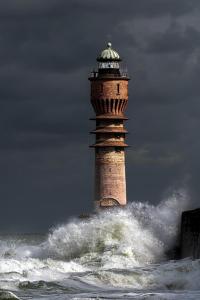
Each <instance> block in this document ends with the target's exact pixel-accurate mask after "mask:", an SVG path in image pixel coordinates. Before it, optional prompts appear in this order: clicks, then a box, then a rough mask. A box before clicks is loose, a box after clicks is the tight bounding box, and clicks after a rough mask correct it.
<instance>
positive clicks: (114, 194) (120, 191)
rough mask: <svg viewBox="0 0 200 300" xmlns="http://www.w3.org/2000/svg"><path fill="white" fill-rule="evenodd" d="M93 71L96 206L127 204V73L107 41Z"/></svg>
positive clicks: (92, 97) (91, 78)
mask: <svg viewBox="0 0 200 300" xmlns="http://www.w3.org/2000/svg"><path fill="white" fill-rule="evenodd" d="M97 62H98V70H97V71H93V72H92V73H91V76H90V77H89V80H90V82H91V103H92V106H93V108H94V111H95V113H96V117H95V118H93V119H92V120H95V121H96V129H95V130H94V131H92V132H91V133H93V134H95V135H96V141H95V144H93V145H92V146H91V147H93V148H94V149H95V199H94V200H95V206H96V208H105V207H112V206H125V205H126V202H127V201H126V174H125V148H126V147H127V146H128V145H127V144H126V143H125V135H126V133H127V130H126V129H125V128H124V121H125V120H127V118H126V117H125V115H124V111H125V109H126V106H127V103H128V81H129V78H128V76H127V73H126V72H124V71H122V70H121V68H120V62H121V58H120V56H119V54H118V53H117V52H116V51H115V50H114V49H113V48H112V45H111V43H108V45H107V48H106V49H105V50H103V51H102V52H101V54H100V55H99V57H98V58H97Z"/></svg>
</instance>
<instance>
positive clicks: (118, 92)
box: [117, 83, 120, 94]
mask: <svg viewBox="0 0 200 300" xmlns="http://www.w3.org/2000/svg"><path fill="white" fill-rule="evenodd" d="M119 88H120V86H119V83H118V84H117V94H120V91H119Z"/></svg>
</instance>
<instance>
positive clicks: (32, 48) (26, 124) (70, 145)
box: [0, 0, 200, 231]
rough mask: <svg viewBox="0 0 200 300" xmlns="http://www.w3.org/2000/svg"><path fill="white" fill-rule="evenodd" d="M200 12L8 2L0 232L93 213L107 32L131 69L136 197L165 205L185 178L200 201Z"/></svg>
mask: <svg viewBox="0 0 200 300" xmlns="http://www.w3.org/2000/svg"><path fill="white" fill-rule="evenodd" d="M199 8H200V4H199V1H197V0H191V1H188V0H182V1H179V0H163V1H160V0H151V1H149V0H140V1H135V0H133V1H129V0H123V1H121V0H115V1H114V0H110V1H105V0H101V1H94V0H86V1H82V0H73V1H66V0H56V1H55V0H42V1H41V0H29V1H25V0H13V1H11V0H7V1H1V2H0V82H1V89H0V122H1V126H0V134H1V139H0V175H1V184H0V198H1V201H2V207H3V208H4V209H3V210H2V213H1V216H0V228H1V230H5V231H6V230H8V229H10V230H14V229H15V230H23V231H30V230H44V229H46V228H48V227H49V226H51V225H52V224H54V223H55V222H59V221H63V220H64V219H65V218H66V217H67V216H70V215H71V214H79V213H80V212H83V211H87V210H90V209H91V202H92V201H91V198H92V184H93V183H92V180H93V176H92V172H93V161H92V159H93V156H92V154H93V152H92V150H89V149H88V145H89V144H90V143H92V140H93V137H89V134H88V132H89V131H91V130H92V129H93V127H94V124H92V123H91V122H90V121H89V120H88V119H89V118H90V117H91V116H93V112H92V109H91V107H90V103H89V83H88V82H87V77H88V74H89V72H90V70H91V69H92V68H93V67H95V65H96V62H95V59H96V56H97V55H98V53H99V52H100V51H101V50H102V48H103V47H105V43H106V42H107V41H108V40H111V41H112V43H113V47H114V48H116V49H117V50H118V51H119V53H120V54H121V56H122V57H123V58H124V60H125V62H126V63H127V65H128V69H129V73H130V76H131V77H132V80H131V81H130V89H129V91H130V100H129V108H128V111H127V114H128V116H129V117H130V121H129V122H128V123H127V127H128V129H129V131H130V132H131V135H129V137H128V142H129V144H130V145H132V146H133V148H132V149H130V150H129V152H128V156H127V162H128V166H127V173H128V174H127V178H128V197H129V199H130V200H131V201H132V200H142V201H150V202H152V203H156V202H158V201H159V200H160V198H161V195H162V193H163V192H165V190H167V189H168V188H169V187H175V186H179V185H180V183H181V182H183V181H184V182H185V178H187V179H188V180H187V183H188V185H189V187H190V188H191V190H192V194H193V196H194V199H198V194H199V192H200V191H199V184H198V178H199V176H200V167H199V163H198V156H199V150H200V142H199V138H198V132H199V128H200V122H199V120H200V104H199V103H200V102H199V75H200V67H199V66H200V55H199V40H200V39H199V36H200V32H199V28H198V20H199V14H200V12H199ZM133 183H134V184H133ZM77 187H78V188H77ZM194 202H195V201H194ZM196 203H197V202H196ZM195 205H197V204H195ZM11 208H12V212H11ZM44 216H45V217H44ZM9 218H10V219H12V222H11V224H10V225H9V226H8V224H7V220H8V219H9ZM35 220H37V222H36V221H35ZM25 225H26V228H25V227H24V226H25Z"/></svg>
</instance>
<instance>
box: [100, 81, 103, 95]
mask: <svg viewBox="0 0 200 300" xmlns="http://www.w3.org/2000/svg"><path fill="white" fill-rule="evenodd" d="M100 91H101V93H103V83H101V86H100Z"/></svg>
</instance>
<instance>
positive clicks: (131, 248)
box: [46, 192, 188, 268]
mask: <svg viewBox="0 0 200 300" xmlns="http://www.w3.org/2000/svg"><path fill="white" fill-rule="evenodd" d="M187 201H188V196H187V195H186V193H184V192H179V193H174V194H173V195H172V196H171V197H170V198H168V199H167V200H163V201H162V202H161V203H160V204H159V205H158V206H153V205H149V204H147V203H145V204H144V203H132V204H130V205H129V206H127V208H125V209H123V210H117V209H116V210H112V211H106V212H102V213H101V214H98V215H96V216H94V217H92V218H90V219H89V220H85V221H83V220H81V221H78V220H73V221H71V222H69V223H68V224H66V225H63V226H59V227H58V228H56V229H55V230H54V231H53V232H52V233H51V234H50V235H49V237H48V241H47V243H46V248H47V249H48V251H49V253H50V254H51V255H54V256H55V257H57V258H59V259H65V260H69V259H79V261H80V262H81V263H84V264H87V263H88V264H90V262H91V263H93V262H95V263H96V264H98V265H99V266H101V267H105V268H115V267H116V268H124V267H129V268H130V267H134V266H141V265H144V264H147V263H155V262H160V261H162V260H164V259H165V253H166V252H167V251H168V250H170V249H171V248H173V246H174V245H175V242H176V238H177V234H178V230H179V223H180V216H181V212H182V210H183V209H184V208H185V207H186V205H187Z"/></svg>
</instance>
